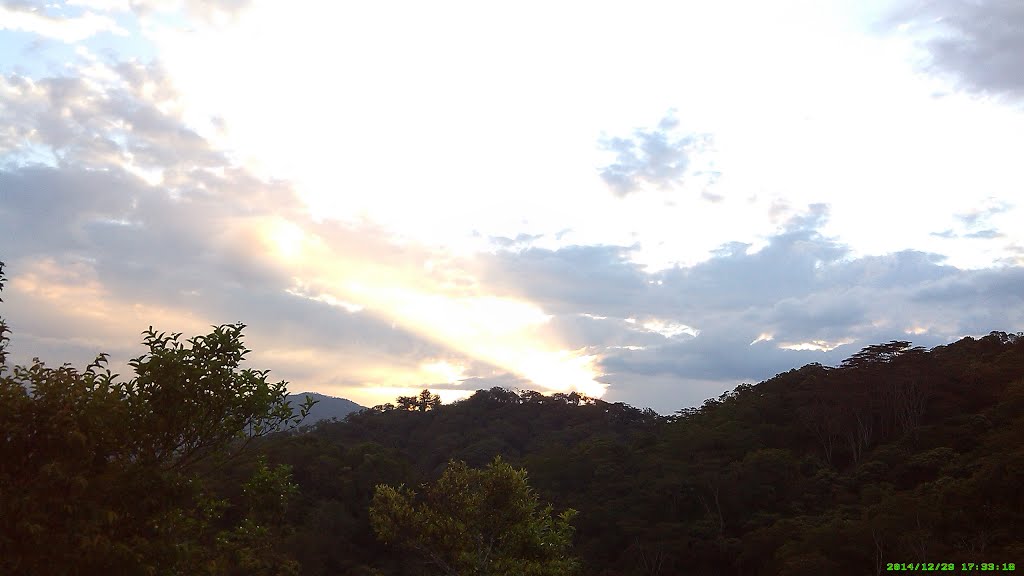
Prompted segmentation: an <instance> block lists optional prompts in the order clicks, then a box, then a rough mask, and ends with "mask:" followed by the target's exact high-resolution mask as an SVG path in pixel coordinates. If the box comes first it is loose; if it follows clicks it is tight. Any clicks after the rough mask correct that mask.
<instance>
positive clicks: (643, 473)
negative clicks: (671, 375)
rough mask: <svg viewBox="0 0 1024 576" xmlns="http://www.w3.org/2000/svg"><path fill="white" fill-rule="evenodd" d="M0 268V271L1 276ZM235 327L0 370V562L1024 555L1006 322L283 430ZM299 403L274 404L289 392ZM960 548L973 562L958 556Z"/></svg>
mask: <svg viewBox="0 0 1024 576" xmlns="http://www.w3.org/2000/svg"><path fill="white" fill-rule="evenodd" d="M2 272H3V270H2V264H0V289H2V287H3V284H2V281H3V276H2ZM242 329H243V326H242V325H241V324H237V325H227V326H220V327H215V328H214V330H213V332H211V333H210V334H208V335H205V336H196V337H193V338H190V339H188V340H181V339H180V334H170V335H167V334H164V333H158V332H156V331H154V330H153V329H150V330H147V331H146V332H145V333H144V334H145V338H144V345H145V346H146V348H147V351H146V352H145V353H144V354H143V355H141V356H139V357H138V358H136V359H134V360H132V361H131V363H130V366H131V368H132V370H133V371H134V376H133V377H132V378H130V379H128V380H124V379H121V378H119V377H118V376H117V375H114V374H111V373H110V372H109V371H107V370H106V358H105V356H103V355H101V356H100V357H99V358H98V359H97V361H96V362H95V363H94V364H92V365H91V366H89V367H87V368H86V369H85V370H82V371H79V370H76V369H74V368H72V367H70V366H67V365H65V366H62V367H59V368H50V367H47V366H46V365H44V364H43V363H41V362H39V361H35V362H34V363H33V364H32V365H30V366H27V367H22V366H9V365H8V364H7V362H6V356H5V347H6V343H7V338H6V333H7V332H8V330H7V327H6V326H5V325H4V323H3V320H2V319H0V421H3V422H4V425H5V434H4V436H3V442H2V443H0V573H3V574H100V573H104V574H115V573H116V574H210V575H213V574H250V575H251V574H266V575H271V574H273V575H285V574H303V575H310V576H320V575H346V574H350V575H358V574H362V575H378V576H379V575H396V576H397V575H420V574H466V573H473V574H483V573H489V574H536V575H541V574H543V575H552V576H554V575H560V574H572V573H579V574H595V575H620V574H621V575H672V574H737V575H739V574H743V575H757V574H851V575H854V574H855V575H863V574H880V573H882V572H886V571H887V569H888V568H889V567H890V566H889V565H890V564H891V563H918V562H921V563H940V566H941V563H952V567H953V568H955V569H956V571H957V572H965V571H979V572H980V571H983V569H984V571H989V569H991V568H992V567H995V566H999V567H1001V568H1003V569H1009V568H1011V567H1012V568H1016V565H1015V564H1012V563H1014V562H1018V561H1019V560H1020V559H1021V558H1024V540H1022V537H1021V534H1024V496H1022V492H1021V490H1020V485H1021V480H1022V478H1024V335H1022V334H1006V333H1002V332H993V333H991V334H989V335H988V336H985V337H983V338H980V339H974V338H964V339H962V340H960V341H958V342H955V343H952V344H949V345H946V346H939V347H936V348H933V349H931V350H925V349H922V348H917V347H913V346H912V345H911V344H910V343H909V342H904V341H892V342H889V343H886V344H878V345H873V346H868V347H867V348H864V349H863V350H862V351H861V352H859V353H857V354H855V355H853V356H851V357H850V358H848V359H847V360H845V361H844V362H843V363H842V364H841V365H840V366H837V367H826V366H821V365H818V364H811V365H807V366H804V367H802V368H799V369H795V370H791V371H789V372H786V373H783V374H779V375H777V376H776V377H774V378H772V379H770V380H767V381H765V382H762V383H760V384H757V385H746V384H745V385H742V386H739V387H737V388H736V389H735V390H733V391H732V392H729V393H727V394H723V395H722V396H721V397H719V398H717V399H709V400H707V401H706V402H705V403H704V405H703V406H701V407H699V408H688V409H683V410H680V411H679V412H677V413H676V414H674V415H672V416H669V417H663V416H660V415H658V414H656V413H654V412H652V411H650V410H638V409H636V408H633V407H630V406H627V405H625V404H621V403H615V404H612V403H608V402H604V401H601V400H597V399H591V398H586V397H583V396H580V395H578V394H576V393H571V394H554V395H552V396H546V395H543V394H540V393H538V392H534V391H528V390H527V391H512V390H506V389H502V388H493V389H491V390H481V391H478V392H476V393H475V394H474V395H473V396H471V397H470V398H468V399H466V400H463V401H460V402H456V403H454V404H450V405H441V404H440V401H439V399H438V398H437V396H435V395H432V394H431V393H430V392H429V391H426V390H424V392H423V393H422V394H420V395H419V396H410V397H402V398H399V399H397V401H396V403H395V404H385V405H381V406H376V407H374V408H369V409H364V410H361V411H359V412H356V413H353V414H350V415H349V416H348V417H347V418H346V419H345V420H344V421H333V422H332V421H322V422H319V423H318V424H316V425H313V426H308V425H304V426H297V425H299V424H300V421H301V419H302V417H303V416H305V415H308V414H309V412H310V409H311V405H312V402H313V400H314V399H313V398H310V399H309V400H308V401H307V402H306V403H304V404H303V405H302V406H292V405H291V404H290V403H289V401H288V396H287V390H286V388H285V385H286V383H285V382H279V383H276V384H275V383H271V382H270V381H268V374H267V372H266V371H261V370H253V369H249V368H243V367H242V363H243V362H244V357H245V355H246V354H247V352H248V351H247V349H246V348H245V347H244V345H243V344H242ZM296 409H297V410H296ZM967 567H972V568H970V570H965V568H967Z"/></svg>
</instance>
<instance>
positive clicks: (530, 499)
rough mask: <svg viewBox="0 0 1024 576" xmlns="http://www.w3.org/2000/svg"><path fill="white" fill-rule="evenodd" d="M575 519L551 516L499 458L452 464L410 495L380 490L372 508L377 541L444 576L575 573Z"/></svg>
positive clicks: (567, 514)
mask: <svg viewBox="0 0 1024 576" xmlns="http://www.w3.org/2000/svg"><path fill="white" fill-rule="evenodd" d="M575 515H576V511H575V510H572V509H569V510H566V511H564V512H562V513H561V514H559V515H557V516H553V512H552V508H551V506H547V507H541V505H540V501H539V499H538V497H537V495H536V494H535V493H534V492H533V490H531V489H530V486H529V484H528V483H527V481H526V471H525V470H517V469H515V468H513V467H512V466H511V465H509V464H508V463H506V462H504V461H502V459H501V458H500V457H497V458H495V459H494V461H493V462H491V463H490V464H489V465H488V466H487V467H486V468H484V469H473V468H470V467H468V466H466V463H465V462H455V461H453V462H450V463H449V464H448V467H447V468H446V469H445V471H444V473H443V474H441V477H440V478H439V479H438V480H437V481H436V482H434V483H433V484H427V485H424V486H423V496H422V498H417V495H416V493H415V492H413V491H412V490H410V489H408V488H406V487H404V486H398V487H397V488H394V487H391V486H386V485H379V486H377V488H376V492H375V494H374V498H373V504H372V505H371V507H370V523H371V525H372V526H373V530H374V532H375V533H376V534H377V536H378V538H380V539H381V540H382V541H384V542H385V543H388V544H393V545H394V546H397V547H399V548H404V549H408V550H411V551H413V552H414V553H415V554H417V555H418V556H420V557H421V558H423V559H424V560H426V561H427V562H428V563H429V564H431V565H432V566H433V567H434V568H435V569H436V570H437V571H438V572H439V573H441V574H446V575H450V576H457V575H472V574H481V575H482V574H492V575H494V576H513V575H522V576H560V575H568V574H572V573H574V572H575V569H576V561H575V560H574V559H573V558H572V556H571V555H570V554H569V547H570V545H571V544H572V527H571V526H570V521H571V520H572V518H573V516H575Z"/></svg>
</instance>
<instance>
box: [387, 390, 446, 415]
mask: <svg viewBox="0 0 1024 576" xmlns="http://www.w3.org/2000/svg"><path fill="white" fill-rule="evenodd" d="M396 402H397V406H396V408H397V409H398V410H405V411H410V412H411V411H416V412H426V411H427V410H436V409H437V408H439V407H440V406H441V397H440V396H438V395H437V394H431V393H430V390H427V389H424V390H423V391H422V392H420V393H419V395H417V396H399V397H398V400H396ZM388 406H390V404H385V405H383V406H381V407H380V411H384V410H387V409H388V408H387V407H388Z"/></svg>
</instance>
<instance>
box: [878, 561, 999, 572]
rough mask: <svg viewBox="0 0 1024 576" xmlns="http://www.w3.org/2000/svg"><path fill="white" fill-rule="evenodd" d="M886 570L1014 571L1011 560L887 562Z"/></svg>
mask: <svg viewBox="0 0 1024 576" xmlns="http://www.w3.org/2000/svg"><path fill="white" fill-rule="evenodd" d="M885 569H886V571H888V572H911V571H914V572H916V571H921V572H1015V571H1016V570H1017V565H1016V564H1015V563H1013V562H887V563H886V564H885Z"/></svg>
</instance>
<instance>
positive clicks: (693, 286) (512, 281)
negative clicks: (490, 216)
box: [485, 205, 1024, 412]
mask: <svg viewBox="0 0 1024 576" xmlns="http://www.w3.org/2000/svg"><path fill="white" fill-rule="evenodd" d="M827 220H828V209H827V207H826V206H824V205H812V206H810V207H807V208H806V209H805V211H804V212H802V213H800V214H798V215H797V216H794V217H792V218H790V220H789V221H788V222H787V224H786V226H785V228H784V229H783V230H782V231H781V232H779V233H777V234H775V235H774V236H772V237H770V238H768V241H767V245H766V246H764V247H763V248H761V249H760V250H757V251H752V250H750V246H749V245H747V244H742V243H732V244H727V245H724V246H723V247H722V248H721V249H720V250H718V251H717V252H716V254H715V256H714V257H712V258H711V259H709V260H707V261H704V262H702V263H699V264H696V265H694V266H691V267H687V268H673V269H669V270H665V271H661V272H658V273H655V274H647V273H645V272H644V270H643V268H642V267H641V266H639V265H637V264H633V263H631V262H629V261H628V259H626V258H625V255H626V254H628V252H629V248H625V247H616V246H603V247H571V248H566V249H561V250H541V249H536V248H535V249H530V250H525V251H522V252H515V253H511V252H508V253H499V254H497V255H495V257H494V261H493V263H492V264H493V268H491V269H490V270H489V272H488V274H489V277H487V278H486V279H485V281H487V282H490V283H494V284H495V285H503V286H507V287H508V289H509V290H516V291H517V293H519V294H522V295H523V296H524V297H526V298H529V299H531V300H533V301H536V302H539V303H542V305H543V307H544V309H545V310H547V311H548V312H549V313H551V314H553V318H552V320H551V321H550V322H549V324H548V327H549V328H550V329H552V330H557V331H560V332H561V333H563V334H564V335H566V336H567V337H568V339H569V342H571V343H572V344H573V345H576V346H580V347H586V350H587V351H588V353H591V354H596V355H597V356H598V357H599V358H600V361H599V363H598V365H599V367H600V370H601V371H602V372H603V373H604V376H603V377H601V378H600V380H601V381H602V382H605V383H608V384H610V388H609V398H616V399H625V400H627V401H634V402H640V400H639V399H640V398H644V399H647V401H649V402H650V404H649V405H650V406H652V407H654V408H655V409H657V410H659V411H662V412H670V411H673V410H676V409H679V408H681V407H683V406H687V405H693V404H699V403H700V401H701V400H703V398H707V397H708V395H704V396H701V395H702V394H705V393H707V392H708V391H709V390H712V389H715V390H717V389H718V388H722V389H725V388H730V387H732V386H734V385H735V384H736V383H738V382H742V381H747V382H757V381H760V380H763V379H766V378H769V377H771V376H772V375H774V374H776V373H778V372H782V371H785V370H788V369H790V368H792V367H795V366H800V365H802V364H805V363H809V362H821V363H823V364H831V365H835V364H838V363H839V362H840V361H841V360H842V359H843V358H846V357H847V356H849V355H850V354H852V353H854V352H856V351H857V350H859V349H860V348H861V347H863V346H866V345H869V344H874V343H878V342H885V341H888V340H892V339H909V340H913V341H914V342H915V343H916V344H919V345H923V346H935V345H939V344H942V343H946V342H949V341H952V340H955V339H958V338H960V337H961V336H964V335H968V334H973V335H983V334H987V333H988V332H989V331H991V330H1006V331H1017V330H1021V329H1024V299H1022V296H1021V295H1020V290H1019V286H1020V285H1022V283H1024V277H1022V274H1024V269H1022V268H1014V267H1004V268H994V269H989V270H961V269H958V268H956V267H953V266H949V265H946V264H944V261H943V258H942V257H941V256H939V255H935V254H929V253H924V252H919V251H914V250H903V251H898V252H894V253H891V254H886V255H878V256H861V257H855V256H854V255H853V254H852V253H851V252H850V250H849V249H848V248H847V247H846V246H845V245H843V244H842V243H840V242H839V241H837V240H835V239H833V238H829V237H827V236H824V235H823V234H822V233H821V232H820V229H821V228H822V227H823V226H825V225H826V224H827ZM659 322H660V324H659ZM667 324H676V325H685V326H687V327H691V328H693V329H695V330H694V331H696V330H699V332H697V334H696V336H692V335H691V334H684V333H679V334H677V335H674V337H671V338H666V337H664V336H663V335H662V334H660V333H659V330H655V329H654V328H659V327H660V326H664V325H667ZM649 386H650V387H653V388H647V387H649ZM654 389H657V390H658V392H652V390H654Z"/></svg>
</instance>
